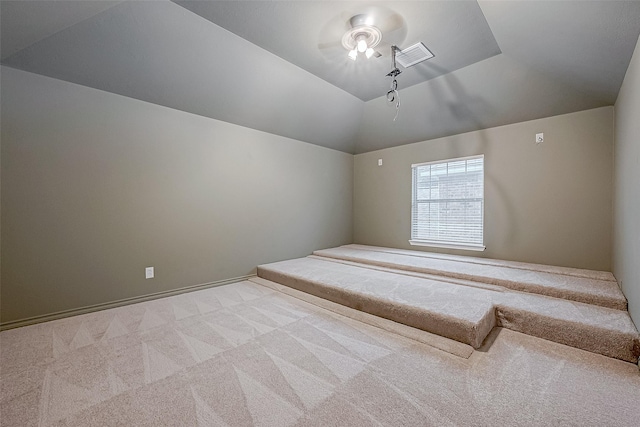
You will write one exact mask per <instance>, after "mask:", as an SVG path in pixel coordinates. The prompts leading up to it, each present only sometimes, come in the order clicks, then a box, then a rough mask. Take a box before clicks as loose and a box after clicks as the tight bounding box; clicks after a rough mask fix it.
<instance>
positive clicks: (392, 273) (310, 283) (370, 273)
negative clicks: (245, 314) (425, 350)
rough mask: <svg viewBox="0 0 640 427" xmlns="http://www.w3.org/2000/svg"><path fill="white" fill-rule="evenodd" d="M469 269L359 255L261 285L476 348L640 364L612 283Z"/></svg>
mask: <svg viewBox="0 0 640 427" xmlns="http://www.w3.org/2000/svg"><path fill="white" fill-rule="evenodd" d="M434 255H435V254H434ZM463 259H464V257H448V256H446V255H435V256H434V257H430V256H425V254H424V253H421V252H415V253H413V252H412V251H396V250H391V249H384V248H373V247H372V248H368V247H362V246H356V245H349V246H346V247H341V248H334V249H328V250H324V251H317V252H316V253H315V255H314V256H311V257H307V258H300V259H294V260H289V261H283V262H279V263H273V264H268V265H263V266H259V267H258V276H259V277H262V278H264V279H267V280H271V281H274V282H277V283H280V284H282V285H286V286H289V287H291V288H294V289H297V290H300V291H303V292H307V293H309V294H312V295H315V296H317V297H321V298H324V299H327V300H329V301H333V302H335V303H338V304H342V305H344V306H347V307H351V308H354V309H357V310H361V311H363V312H366V313H370V314H373V315H376V316H380V317H384V318H386V319H390V320H393V321H395V322H399V323H402V324H405V325H409V326H412V327H414V328H419V329H422V330H425V331H428V332H431V333H434V334H438V335H442V336H444V337H447V338H451V339H454V340H457V341H460V342H462V343H465V344H469V345H471V346H473V347H474V348H478V347H480V345H481V344H482V342H483V340H484V339H485V338H486V336H487V335H488V334H489V332H490V331H491V329H492V328H493V327H494V326H503V327H506V328H509V329H512V330H515V331H519V332H524V333H526V334H529V335H533V336H537V337H540V338H544V339H547V340H550V341H555V342H558V343H561V344H566V345H570V346H573V347H577V348H580V349H583V350H587V351H591V352H594V353H599V354H602V355H605V356H609V357H613V358H617V359H621V360H625V361H628V362H633V363H637V362H638V356H639V355H640V336H639V335H638V332H637V330H636V328H635V326H634V324H633V322H632V321H631V318H630V317H629V314H628V313H627V311H626V299H625V298H624V295H622V293H621V292H620V290H619V289H618V287H617V284H616V283H615V282H614V281H611V280H606V279H607V278H608V277H609V276H608V275H610V273H608V274H607V273H604V272H590V271H587V270H576V269H567V268H560V267H546V266H536V265H533V264H523V263H509V262H506V261H497V260H482V259H479V258H470V261H471V262H468V263H465V262H463ZM436 265H437V266H438V268H440V270H438V269H437V268H435V266H436ZM458 267H459V268H460V271H461V272H462V273H459V274H458V273H456V271H455V269H456V268H458ZM439 271H443V272H444V273H443V274H442V275H439V274H438V272H439ZM474 271H477V272H478V275H474V274H473V272H474ZM611 277H612V276H611ZM499 284H501V285H499ZM550 294H551V295H550ZM554 296H558V297H554ZM585 300H589V301H591V303H585V302H584V301H585ZM611 306H613V307H615V308H612V307H611Z"/></svg>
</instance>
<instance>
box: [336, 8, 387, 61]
mask: <svg viewBox="0 0 640 427" xmlns="http://www.w3.org/2000/svg"><path fill="white" fill-rule="evenodd" d="M371 21H372V20H371V18H369V17H368V16H367V15H365V14H360V15H356V16H353V17H352V18H351V19H350V20H349V22H350V24H351V28H349V29H348V30H347V32H345V33H344V35H343V36H342V46H343V47H344V48H345V49H347V50H348V51H349V57H350V58H351V59H354V60H355V59H356V58H357V55H358V52H359V53H364V54H366V56H367V58H369V57H371V56H372V55H375V54H376V53H377V56H380V53H378V52H376V51H375V50H374V48H375V47H376V46H378V45H379V44H380V41H381V40H382V31H380V29H379V28H378V27H376V26H374V25H372V24H371Z"/></svg>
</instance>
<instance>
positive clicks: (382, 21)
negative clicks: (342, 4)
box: [318, 6, 407, 61]
mask: <svg viewBox="0 0 640 427" xmlns="http://www.w3.org/2000/svg"><path fill="white" fill-rule="evenodd" d="M406 35H407V27H406V22H405V20H404V18H403V17H402V16H400V15H399V14H397V13H396V12H394V11H392V10H391V9H388V8H386V7H382V6H372V7H368V8H364V9H362V10H359V11H357V12H356V13H353V12H343V13H341V14H340V15H338V16H336V17H335V18H334V19H332V20H331V21H329V22H328V23H327V25H325V26H324V28H323V29H322V30H321V32H320V37H319V39H320V43H319V44H318V48H319V49H320V50H321V51H322V52H323V53H325V54H326V55H327V56H334V55H335V54H336V53H337V52H343V53H346V56H347V57H348V58H349V59H352V60H354V61H355V60H356V59H358V57H365V58H379V57H381V56H388V55H389V52H390V51H391V50H390V49H391V46H393V45H398V44H400V43H402V42H403V41H404V39H405V37H406ZM345 51H346V52H345Z"/></svg>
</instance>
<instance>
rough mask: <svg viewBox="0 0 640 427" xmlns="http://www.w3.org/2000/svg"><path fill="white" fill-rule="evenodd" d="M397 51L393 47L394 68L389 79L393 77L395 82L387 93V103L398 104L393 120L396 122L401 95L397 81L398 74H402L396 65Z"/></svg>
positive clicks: (392, 64)
mask: <svg viewBox="0 0 640 427" xmlns="http://www.w3.org/2000/svg"><path fill="white" fill-rule="evenodd" d="M396 50H398V47H397V46H395V45H394V46H391V66H392V67H393V70H391V71H390V72H389V74H387V77H393V80H392V81H391V90H390V91H389V92H387V101H388V102H389V103H390V104H392V103H394V102H395V103H396V115H395V117H394V118H393V121H394V122H395V121H396V119H397V118H398V114H399V113H400V93H398V80H396V77H398V74H400V73H401V72H402V71H400V70H399V69H398V66H397V65H396Z"/></svg>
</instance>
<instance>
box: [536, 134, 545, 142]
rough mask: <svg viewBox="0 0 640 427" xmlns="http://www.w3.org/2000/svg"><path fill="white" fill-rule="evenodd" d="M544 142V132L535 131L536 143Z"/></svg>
mask: <svg viewBox="0 0 640 427" xmlns="http://www.w3.org/2000/svg"><path fill="white" fill-rule="evenodd" d="M543 142H544V133H536V144H541V143H543Z"/></svg>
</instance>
